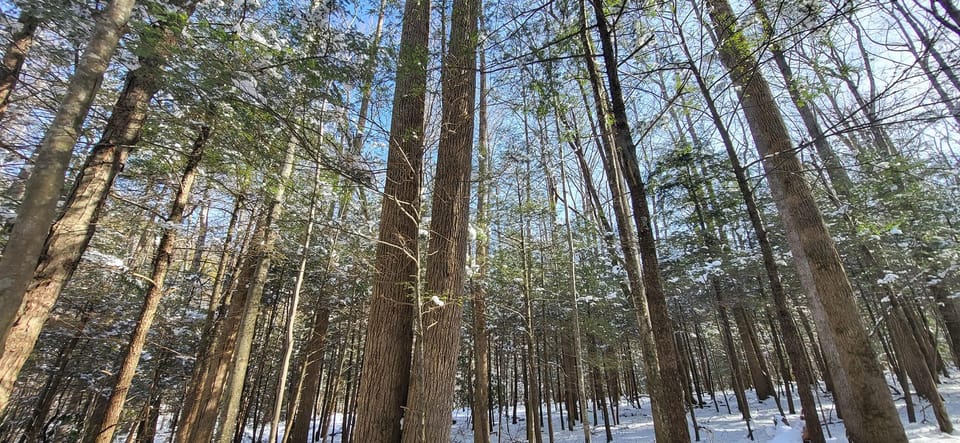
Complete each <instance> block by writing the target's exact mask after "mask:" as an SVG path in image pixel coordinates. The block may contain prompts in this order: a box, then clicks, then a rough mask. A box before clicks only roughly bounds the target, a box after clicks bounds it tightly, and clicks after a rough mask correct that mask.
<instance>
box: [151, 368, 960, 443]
mask: <svg viewBox="0 0 960 443" xmlns="http://www.w3.org/2000/svg"><path fill="white" fill-rule="evenodd" d="M952 377H953V378H949V379H947V378H944V379H942V382H943V383H942V384H941V385H940V393H941V395H942V396H943V397H944V399H945V401H946V404H947V409H948V411H949V413H950V416H951V417H952V419H953V423H954V426H955V427H957V428H958V430H957V431H955V432H954V433H955V434H956V435H947V434H943V433H941V432H940V431H939V429H938V427H937V423H936V419H935V418H934V416H933V412H932V411H931V410H930V409H929V404H928V403H927V402H926V401H923V400H918V399H917V397H916V396H914V402H915V404H917V402H918V401H919V404H917V414H916V415H917V423H908V422H907V412H906V406H905V403H904V400H903V397H902V396H900V395H896V398H895V399H896V404H897V409H898V411H899V412H900V419H901V420H902V421H903V423H904V427H905V428H906V431H907V436H908V437H909V439H910V441H911V442H945V441H960V373H957V372H954V373H953V374H952ZM888 383H889V384H890V386H895V383H894V381H893V380H892V379H889V378H888ZM781 387H782V386H781ZM747 398H748V400H749V403H750V411H751V414H752V416H753V420H752V421H751V428H752V429H753V440H751V439H750V438H749V437H748V436H747V426H746V424H745V422H744V421H743V420H742V419H741V417H740V413H739V412H738V411H737V408H736V400H735V399H734V397H733V395H732V393H730V392H727V393H726V396H724V395H723V394H721V393H719V392H718V393H717V406H716V407H715V406H714V403H713V401H712V399H710V397H709V395H705V396H704V402H705V403H706V404H705V406H704V407H703V408H697V409H696V410H695V412H696V416H697V425H698V427H699V430H700V439H699V441H702V442H714V443H747V442H751V441H753V442H770V443H801V437H800V436H801V427H802V422H801V421H800V416H799V414H787V416H786V420H787V422H788V423H789V425H785V424H783V423H782V422H781V421H780V420H779V416H780V414H779V412H778V409H777V405H776V402H775V401H774V400H773V398H770V399H767V400H765V401H763V402H760V401H757V399H756V396H755V395H754V393H753V391H748V392H747ZM727 400H729V401H730V402H731V406H730V410H731V413H727V408H726V401H727ZM794 400H795V406H796V409H797V411H798V412H799V408H800V405H799V400H798V399H797V398H796V395H794ZM819 400H820V402H821V404H822V411H820V412H821V421H822V422H825V423H827V425H826V426H825V432H824V434H825V435H830V437H828V438H827V441H830V442H836V443H846V442H847V438H846V437H845V436H844V428H843V422H842V421H841V420H838V419H837V416H836V412H835V411H834V408H833V400H832V399H831V398H830V395H829V394H823V391H822V390H821V391H820V395H819ZM649 401H650V399H649V397H644V398H642V400H641V405H640V406H641V407H640V408H637V407H636V405H632V404H630V403H629V402H622V403H621V404H620V411H619V416H620V423H619V424H618V425H612V424H611V426H610V428H611V435H612V436H613V441H616V442H653V441H654V433H653V419H652V418H651V416H650V404H649ZM781 403H783V408H784V411H785V412H786V410H787V404H786V399H785V398H784V397H783V396H782V393H781ZM718 409H719V412H718ZM510 412H512V410H511V411H508V410H507V409H506V408H505V409H504V414H505V416H504V420H502V421H501V422H500V423H499V424H498V423H497V422H496V421H495V423H494V431H493V432H492V433H491V442H496V443H517V442H524V441H526V427H525V423H526V420H525V418H524V411H523V404H522V403H521V404H519V405H518V407H517V423H516V424H514V423H513V421H512V419H511V417H512V415H510ZM552 412H553V414H552V416H553V427H554V441H555V442H563V443H572V442H582V441H583V430H582V428H580V427H579V426H577V427H576V428H575V429H574V430H572V431H571V430H563V429H561V428H560V417H559V415H558V411H557V409H556V406H555V405H554V408H553V411H552ZM494 413H495V414H497V413H498V411H496V410H495V411H494ZM544 414H546V412H544ZM564 414H566V411H564ZM590 414H591V415H590V419H591V424H592V422H593V416H592V409H591V413H590ZM453 415H454V416H453V420H454V421H455V423H453V429H452V441H453V442H457V443H470V442H472V441H473V432H472V430H471V423H470V421H471V419H470V410H469V409H457V410H455V411H454V414H453ZM564 417H566V415H564ZM597 418H598V421H599V423H598V425H594V426H592V428H591V435H592V440H593V441H594V442H602V441H605V438H606V437H605V429H604V425H603V417H602V415H601V414H600V413H599V412H598V415H597ZM342 422H343V417H342V416H341V415H340V414H336V415H335V417H334V423H333V424H332V426H331V427H332V429H333V430H334V433H333V435H332V436H328V438H327V439H326V440H325V441H326V442H330V443H339V442H340V441H341V440H340V436H341V434H340V432H341V423H342ZM169 423H170V421H169V417H164V420H163V422H162V423H161V430H160V432H158V434H157V436H156V439H155V442H158V443H159V442H165V441H167V437H168V432H164V431H166V429H164V428H165V427H166V426H165V425H169ZM687 425H688V426H690V429H691V438H693V434H692V429H693V428H692V425H691V422H690V419H689V415H688V419H687ZM266 426H269V424H267V425H266ZM283 431H284V429H283V425H282V424H281V429H280V436H281V438H282V436H283ZM828 433H829V434H828ZM258 434H261V435H263V436H264V437H265V436H266V435H265V434H266V433H260V432H258ZM543 434H544V435H543V441H544V442H548V441H549V437H548V435H547V429H546V426H544V430H543ZM330 437H332V438H330ZM243 441H244V443H247V442H255V441H260V439H258V438H256V436H255V435H254V433H253V429H252V428H248V429H247V433H246V435H245V438H244V440H243ZM318 441H319V440H318Z"/></svg>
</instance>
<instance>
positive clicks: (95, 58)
mask: <svg viewBox="0 0 960 443" xmlns="http://www.w3.org/2000/svg"><path fill="white" fill-rule="evenodd" d="M135 3H136V2H135V1H134V0H113V1H111V2H110V4H109V5H108V6H107V7H106V9H104V10H103V12H102V13H101V14H100V16H99V18H98V20H97V23H96V26H95V27H94V31H93V36H92V37H91V38H90V44H89V45H87V48H86V49H85V50H84V51H83V55H82V56H81V58H80V63H79V64H78V65H77V68H76V71H75V72H74V74H73V77H72V78H71V79H70V84H69V86H68V87H67V92H66V94H65V95H64V97H63V99H62V101H61V102H60V107H59V108H58V109H57V114H56V116H55V117H54V119H53V122H52V123H51V124H50V128H49V129H48V130H47V133H46V134H45V135H44V137H43V141H42V142H41V143H40V147H39V148H38V149H37V159H36V161H35V162H34V165H33V172H32V174H31V176H30V179H29V180H27V184H26V187H25V188H24V198H23V204H22V205H21V206H20V210H19V211H17V217H16V219H15V221H14V226H13V231H12V232H11V233H10V240H9V241H8V242H7V246H6V248H5V249H4V253H3V257H2V258H0V342H3V344H4V348H3V352H4V354H6V353H7V352H14V353H20V354H29V353H30V350H31V349H33V344H34V342H35V341H36V339H33V340H23V341H17V342H15V343H9V342H8V341H7V335H8V334H9V332H10V329H11V328H12V327H13V325H14V323H15V322H18V321H21V322H31V323H37V322H39V323H40V325H42V324H43V321H44V320H45V319H46V316H45V315H44V316H40V317H36V318H21V319H20V320H18V316H19V312H20V311H21V309H22V306H21V305H22V304H23V297H24V293H25V292H26V290H27V285H29V284H30V279H31V278H32V277H33V271H34V269H35V268H36V266H37V261H38V260H39V259H40V254H41V252H42V251H43V246H44V242H45V241H46V238H47V232H48V231H49V230H50V225H51V224H52V223H53V220H54V218H55V216H56V211H57V201H58V200H59V199H60V193H61V191H63V183H64V174H65V173H66V170H67V166H68V165H69V163H70V157H71V154H72V153H73V146H74V144H76V142H77V138H78V137H79V133H80V126H81V125H82V124H83V120H84V119H85V118H86V117H87V112H89V111H90V105H91V103H92V102H93V98H94V96H96V94H97V91H98V90H99V88H100V81H101V79H102V78H103V73H104V72H105V71H106V70H107V66H108V65H109V64H110V58H111V57H112V56H113V53H114V51H116V49H117V44H118V43H119V41H120V37H121V36H122V35H123V33H124V30H125V26H126V23H127V21H128V20H129V19H130V14H131V12H132V11H133V6H134V4H135ZM51 305H52V304H51ZM51 307H52V306H51ZM47 311H49V308H48V309H47ZM22 366H23V364H22V363H20V364H15V363H14V364H4V365H0V413H2V412H3V411H4V409H6V407H7V401H8V400H9V398H10V391H11V390H12V389H13V382H14V380H16V378H17V374H19V372H20V367H22Z"/></svg>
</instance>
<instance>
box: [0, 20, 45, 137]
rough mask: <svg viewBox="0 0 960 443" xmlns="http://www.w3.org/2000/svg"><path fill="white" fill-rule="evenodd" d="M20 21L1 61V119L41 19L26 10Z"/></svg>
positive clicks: (5, 111)
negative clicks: (18, 27)
mask: <svg viewBox="0 0 960 443" xmlns="http://www.w3.org/2000/svg"><path fill="white" fill-rule="evenodd" d="M18 21H19V22H20V30H18V31H17V32H15V33H14V34H13V35H12V36H11V38H10V44H9V45H7V51H6V52H4V53H3V61H2V62H0V120H3V117H4V115H6V113H7V107H8V106H9V105H10V94H12V93H13V90H14V88H16V87H17V82H18V81H19V80H20V70H21V69H22V68H23V62H24V61H25V60H26V59H27V53H28V52H30V47H31V46H33V36H34V34H35V33H36V32H37V27H38V26H39V25H40V20H39V19H38V18H37V17H36V16H34V15H33V14H31V13H30V12H26V11H25V12H22V13H21V14H20V18H19V20H18Z"/></svg>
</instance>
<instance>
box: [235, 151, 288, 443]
mask: <svg viewBox="0 0 960 443" xmlns="http://www.w3.org/2000/svg"><path fill="white" fill-rule="evenodd" d="M296 150H297V145H296V143H294V142H292V141H291V142H290V143H289V145H288V146H287V149H286V154H284V159H283V165H282V166H281V167H280V176H279V183H277V184H276V191H274V194H273V195H272V196H270V200H269V204H268V207H267V209H266V214H265V218H264V221H263V229H264V230H265V232H264V235H263V239H262V240H261V242H260V243H259V244H257V245H256V247H255V249H256V255H255V259H256V267H255V268H256V270H255V271H254V274H253V279H252V280H251V281H249V282H248V284H247V287H245V288H243V289H244V290H245V291H246V297H245V300H244V306H243V314H242V315H241V317H240V323H239V328H238V334H237V340H236V345H235V347H234V351H233V358H232V360H231V362H230V375H229V377H228V378H227V380H226V387H225V389H224V398H223V400H221V404H222V408H224V409H223V411H224V413H223V415H222V420H221V423H220V431H219V436H218V440H219V441H220V443H230V442H231V441H232V440H233V434H234V431H235V430H236V429H237V419H238V417H239V415H238V414H239V412H240V399H241V396H242V394H243V384H244V377H245V375H246V373H247V366H248V365H249V362H250V351H251V349H252V347H253V339H254V332H255V330H256V329H255V328H256V324H257V316H258V315H259V314H260V301H261V299H262V297H263V287H264V285H265V284H266V281H267V273H268V272H269V270H270V263H271V259H272V256H273V254H274V251H273V248H274V243H275V242H276V239H277V237H278V234H277V229H278V228H276V227H275V224H276V223H277V222H278V221H279V220H280V216H281V215H282V214H283V204H284V198H285V196H286V187H287V186H288V185H289V183H287V182H288V181H289V180H290V176H291V174H292V173H293V163H294V160H295V154H296Z"/></svg>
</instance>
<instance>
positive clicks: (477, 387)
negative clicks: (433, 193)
mask: <svg viewBox="0 0 960 443" xmlns="http://www.w3.org/2000/svg"><path fill="white" fill-rule="evenodd" d="M479 9H480V14H479V15H480V29H481V30H482V29H483V28H484V24H485V23H484V19H483V5H482V4H481V5H480V6H479ZM477 44H478V48H477V49H478V51H479V59H480V60H479V63H480V65H479V70H480V85H479V93H480V97H479V99H480V100H479V101H480V104H479V109H478V110H477V119H478V122H477V133H478V140H477V215H476V223H475V225H476V250H475V251H474V260H475V265H476V275H475V276H473V277H471V281H470V285H469V287H470V291H471V294H470V296H471V302H472V303H473V306H472V307H473V403H471V405H470V413H471V416H472V417H473V441H474V443H486V442H488V441H490V414H488V412H487V410H488V409H490V342H489V333H488V332H487V301H486V296H487V288H486V284H487V282H486V277H487V271H488V268H489V264H488V261H489V251H490V242H489V238H490V231H489V225H488V224H489V208H488V206H489V199H490V183H491V178H492V177H491V175H490V164H491V158H490V146H489V145H488V138H487V94H488V93H489V90H488V89H487V73H486V72H484V70H485V69H486V65H487V63H486V61H487V59H486V51H485V50H484V47H483V44H482V42H479V41H478V42H477Z"/></svg>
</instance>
